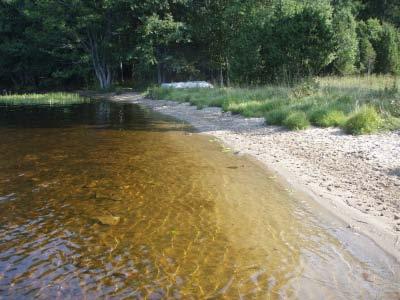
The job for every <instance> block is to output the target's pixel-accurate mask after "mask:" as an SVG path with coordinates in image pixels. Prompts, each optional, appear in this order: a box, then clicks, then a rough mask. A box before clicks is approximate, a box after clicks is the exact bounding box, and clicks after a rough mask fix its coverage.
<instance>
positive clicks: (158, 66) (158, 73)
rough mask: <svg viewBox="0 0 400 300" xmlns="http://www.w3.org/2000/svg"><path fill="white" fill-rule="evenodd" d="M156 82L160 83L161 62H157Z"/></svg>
mask: <svg viewBox="0 0 400 300" xmlns="http://www.w3.org/2000/svg"><path fill="white" fill-rule="evenodd" d="M157 82H158V84H161V83H162V75H161V63H159V62H158V63H157Z"/></svg>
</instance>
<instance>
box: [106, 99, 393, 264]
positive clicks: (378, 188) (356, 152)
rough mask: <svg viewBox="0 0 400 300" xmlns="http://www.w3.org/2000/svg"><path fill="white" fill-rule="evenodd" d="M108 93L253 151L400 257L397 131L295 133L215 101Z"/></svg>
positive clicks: (243, 150) (317, 130)
mask: <svg viewBox="0 0 400 300" xmlns="http://www.w3.org/2000/svg"><path fill="white" fill-rule="evenodd" d="M111 100H113V101H124V102H131V103H137V104H141V105H144V106H146V107H149V108H151V109H153V110H154V111H157V112H160V113H163V114H166V115H170V116H173V117H175V118H178V119H181V120H184V121H187V122H189V123H191V124H192V125H193V126H194V127H195V128H196V129H197V130H198V131H199V132H200V133H206V134H210V135H213V136H215V137H217V138H218V139H220V140H221V142H222V143H224V144H227V145H229V147H231V148H232V149H233V150H234V151H237V152H238V153H241V154H249V155H251V156H253V157H255V158H256V159H258V160H259V161H261V162H262V163H264V164H265V165H266V166H267V167H268V168H269V169H270V170H273V171H275V172H277V173H278V174H280V175H281V176H282V177H283V178H285V180H286V181H287V182H288V183H289V184H291V185H293V186H294V187H295V188H296V189H297V190H299V191H302V192H305V193H307V194H308V195H310V196H312V197H313V198H314V199H315V200H316V201H317V202H318V203H320V204H321V205H322V206H324V207H325V208H327V209H328V210H329V211H331V212H332V213H333V214H335V215H336V216H338V217H339V218H341V219H342V220H343V221H345V222H346V223H347V224H348V227H349V228H352V229H353V230H354V231H356V232H360V233H362V234H365V235H367V236H369V237H370V238H372V239H373V240H374V241H375V242H376V243H377V244H379V245H380V246H381V247H382V248H383V249H384V250H386V251H387V252H389V253H390V254H392V255H393V256H394V257H396V258H397V259H398V260H399V261H400V132H392V133H384V134H376V135H365V136H351V135H346V134H344V133H343V132H342V131H341V130H340V129H333V128H330V129H321V128H311V129H308V130H305V131H297V132H296V131H287V130H285V129H283V128H281V127H277V126H265V124H264V120H263V119H260V118H250V119H247V118H244V117H241V116H238V115H232V114H231V113H230V112H227V113H226V112H223V111H222V110H221V109H220V108H204V109H201V110H198V109H197V108H196V107H194V106H190V105H189V104H187V103H177V102H173V101H160V100H157V101H154V100H150V99H145V98H143V97H141V96H140V95H138V94H135V93H124V94H121V95H114V96H111Z"/></svg>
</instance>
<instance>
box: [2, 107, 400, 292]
mask: <svg viewBox="0 0 400 300" xmlns="http://www.w3.org/2000/svg"><path fill="white" fill-rule="evenodd" d="M187 130H191V128H190V126H188V124H185V123H182V122H179V121H176V120H174V119H172V118H168V117H165V116H162V115H159V114H155V113H153V112H151V111H148V110H145V109H142V108H141V107H139V106H136V105H130V104H116V103H111V102H93V103H89V104H81V105H71V106H63V107H47V106H41V107H32V106H30V107H18V106H17V107H7V108H4V107H1V106H0V140H1V143H0V240H1V243H0V298H15V299H17V298H18V299H19V298H33V297H38V298H62V299H64V298H72V299H76V298H84V297H89V298H99V297H100V298H106V297H108V298H124V297H128V298H133V299H144V298H148V299H164V298H172V299H198V298H201V299H219V298H221V297H226V298H228V299H239V298H244V299H265V298H266V297H270V298H279V297H283V298H303V299H321V298H325V297H327V296H328V297H332V298H336V299H348V298H359V299H374V298H382V297H384V298H388V299H391V298H393V299H396V297H398V296H399V294H398V293H397V291H398V290H399V285H398V282H399V280H398V279H399V273H398V270H399V269H398V265H396V264H395V263H394V262H393V260H391V259H390V258H388V257H386V256H384V255H381V256H374V255H375V254H373V255H372V256H367V254H365V253H363V254H365V255H364V256H365V257H364V256H362V257H361V258H360V257H359V256H358V254H359V253H360V252H358V251H359V250H357V249H348V247H346V245H345V244H346V243H347V242H346V243H342V242H340V241H339V240H338V239H337V238H335V237H337V236H341V238H342V240H344V241H346V239H347V240H348V241H351V240H355V239H358V238H356V237H355V236H354V235H349V233H347V232H346V231H345V229H344V228H342V227H340V226H341V225H340V224H339V223H329V224H328V223H327V224H325V225H323V224H322V223H321V222H320V220H319V219H317V218H316V217H315V216H314V215H315V211H314V210H313V208H312V207H309V206H307V204H306V203H307V201H303V199H301V198H298V197H295V196H294V195H293V192H292V191H290V190H288V189H287V188H286V187H285V186H283V185H281V184H279V183H278V182H276V181H275V179H274V176H273V175H272V174H269V173H268V172H267V171H266V170H265V169H264V168H262V167H260V166H259V165H257V164H255V163H254V162H252V161H251V160H248V159H246V158H244V157H237V156H235V155H234V154H232V153H230V152H229V151H225V150H226V149H224V148H223V147H222V146H221V145H219V144H218V143H216V142H215V140H213V139H211V138H210V137H205V136H202V135H195V134H193V135H188V134H186V132H187ZM317 214H318V213H317ZM328 227H334V228H335V230H336V231H335V234H331V233H329V232H328V230H327V228H328ZM360 245H361V247H367V248H368V249H370V252H371V253H375V250H376V249H377V247H376V246H373V245H371V244H368V242H365V243H364V242H360ZM350 250H351V251H350ZM376 251H378V250H376ZM371 257H373V258H374V259H370V258H371Z"/></svg>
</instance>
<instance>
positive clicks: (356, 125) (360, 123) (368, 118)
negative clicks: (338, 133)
mask: <svg viewBox="0 0 400 300" xmlns="http://www.w3.org/2000/svg"><path fill="white" fill-rule="evenodd" d="M381 126H382V118H381V117H380V116H379V114H378V113H377V111H376V109H375V108H374V107H371V106H367V105H365V106H363V107H361V108H360V110H359V111H358V112H356V113H355V114H354V115H353V116H352V117H350V119H349V120H347V122H346V123H345V124H344V129H345V131H346V132H347V133H351V134H354V135H360V134H369V133H374V132H377V131H378V130H379V129H380V128H381Z"/></svg>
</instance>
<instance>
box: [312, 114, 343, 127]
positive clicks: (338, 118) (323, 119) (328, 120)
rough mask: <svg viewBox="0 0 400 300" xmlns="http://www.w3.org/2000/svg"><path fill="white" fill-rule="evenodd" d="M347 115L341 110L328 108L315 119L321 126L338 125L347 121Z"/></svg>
mask: <svg viewBox="0 0 400 300" xmlns="http://www.w3.org/2000/svg"><path fill="white" fill-rule="evenodd" d="M346 119H347V118H346V115H345V114H344V112H342V111H339V110H327V111H325V112H324V113H321V114H319V115H318V116H316V118H315V119H314V122H313V123H315V124H316V125H318V126H321V127H337V126H342V125H343V124H344V123H346Z"/></svg>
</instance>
